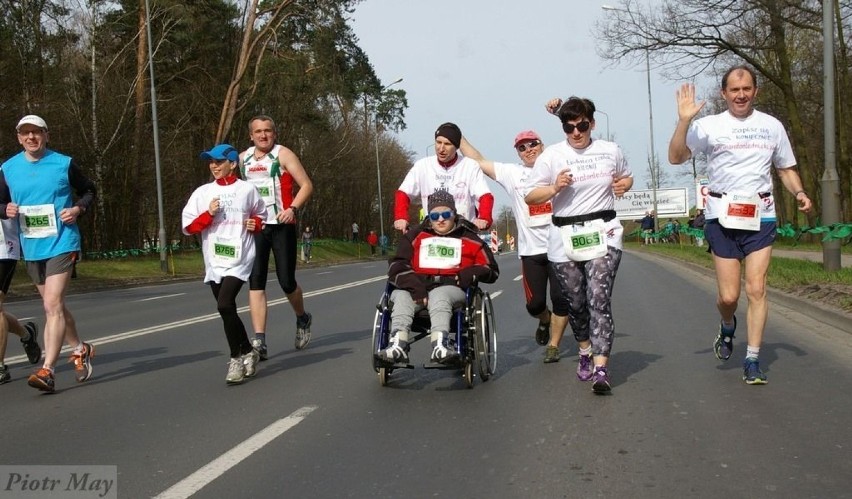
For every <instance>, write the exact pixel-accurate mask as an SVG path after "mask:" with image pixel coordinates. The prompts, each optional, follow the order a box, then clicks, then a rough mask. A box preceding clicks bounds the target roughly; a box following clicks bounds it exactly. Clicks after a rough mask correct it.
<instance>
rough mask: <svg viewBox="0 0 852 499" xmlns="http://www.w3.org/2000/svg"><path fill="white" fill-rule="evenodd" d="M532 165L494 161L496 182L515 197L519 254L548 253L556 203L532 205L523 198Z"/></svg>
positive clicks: (514, 208) (514, 207)
mask: <svg viewBox="0 0 852 499" xmlns="http://www.w3.org/2000/svg"><path fill="white" fill-rule="evenodd" d="M531 173H532V168H530V167H526V166H523V165H519V164H515V163H494V176H495V177H496V180H497V183H498V184H500V185H501V186H503V189H505V190H506V192H507V193H508V194H509V196H511V198H512V211H513V212H514V214H515V220H516V221H517V224H518V256H519V257H521V256H530V255H541V254H543V253H547V233H548V231H549V230H550V229H549V227H550V225H551V215H552V209H553V203H551V202H548V203H547V204H548V206H539V207H530V206H529V205H528V204H527V203H526V201H524V185H525V184H526V181H527V178H528V177H529V176H530V174H531Z"/></svg>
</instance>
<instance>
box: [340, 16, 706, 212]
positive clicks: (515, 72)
mask: <svg viewBox="0 0 852 499" xmlns="http://www.w3.org/2000/svg"><path fill="white" fill-rule="evenodd" d="M607 3H609V4H616V2H614V1H610V2H603V1H597V0H582V1H581V0H574V1H570V2H566V1H564V0H533V1H531V2H516V1H509V0H432V1H429V2H425V1H410V0H409V1H402V0H365V1H364V2H362V3H361V4H359V5H358V7H357V8H356V10H355V12H354V13H353V14H352V26H353V29H354V30H355V33H356V35H357V36H358V38H359V40H360V46H361V47H362V49H363V50H364V51H365V52H366V53H367V55H368V57H369V58H370V61H371V62H372V64H373V67H374V68H375V71H376V74H377V75H378V77H379V78H380V79H381V80H382V82H383V83H384V84H388V83H391V82H392V81H394V80H396V79H397V78H400V77H402V78H403V81H402V82H401V83H398V84H397V85H395V86H394V88H398V87H401V88H403V89H405V91H406V93H407V96H408V104H409V108H408V110H407V111H406V116H405V122H406V124H407V126H408V128H407V129H406V130H405V131H403V132H401V133H400V134H399V139H400V140H401V142H402V143H403V144H406V145H407V146H408V147H409V148H410V149H411V150H413V151H414V152H415V153H416V155H417V157H418V158H419V157H422V156H425V155H427V154H434V150H433V148H432V147H430V146H431V145H432V143H433V141H434V135H433V134H434V131H435V129H436V128H437V126H438V125H440V124H441V123H443V122H445V121H452V122H455V123H456V124H458V125H459V126H460V127H461V129H462V132H463V133H464V135H465V136H466V137H467V138H468V140H470V141H471V143H473V145H474V146H476V147H477V148H478V149H479V150H480V151H481V152H482V153H483V154H484V155H485V156H486V157H488V158H490V159H494V160H497V161H505V162H517V161H518V158H517V155H516V154H515V152H514V149H512V140H513V139H514V137H515V135H516V134H517V133H518V132H519V131H521V130H526V129H534V130H536V131H537V132H538V133H539V134H540V135H541V136H542V138H543V139H544V141H545V143H546V144H553V143H555V142H558V141H561V140H564V138H565V135H564V133H563V132H562V129H561V126H560V124H559V121H558V120H557V119H556V118H555V117H553V116H551V115H548V114H547V113H546V112H545V111H544V103H545V102H546V101H547V100H548V99H549V98H551V97H560V98H562V99H565V98H567V97H569V96H571V95H577V96H580V97H587V98H590V99H591V100H592V101H594V103H595V106H596V107H597V108H598V110H599V111H603V112H605V113H607V114H608V116H609V120H608V121H609V133H610V134H611V136H612V137H613V138H614V140H615V141H616V142H617V143H618V144H619V145H620V146H621V148H622V149H623V150H624V152H625V155H626V156H627V159H628V162H629V164H630V167H631V169H632V170H633V172H634V176H635V177H636V182H635V185H634V190H636V189H646V188H647V187H646V185H648V183H647V178H648V161H647V158H648V154H649V151H650V134H649V131H648V129H649V119H648V118H649V117H648V89H647V79H646V78H647V76H646V73H645V64H644V62H642V64H640V66H638V67H630V66H629V65H628V64H625V65H624V66H619V67H615V68H611V67H606V66H605V64H604V61H602V60H601V59H600V58H599V57H598V56H597V53H596V52H595V44H596V41H595V40H594V38H593V37H592V34H591V31H592V28H593V26H594V23H595V21H597V20H598V19H602V18H603V17H604V16H606V15H609V14H612V13H609V12H607V11H604V10H602V9H601V5H604V4H607ZM677 85H678V83H676V82H669V81H665V80H663V79H662V78H660V77H658V76H657V73H656V72H655V71H654V69H653V68H652V70H651V96H652V100H653V117H654V141H655V146H656V147H655V149H656V154H657V156H658V158H659V160H660V165H661V168H662V169H665V170H669V171H671V170H675V169H679V170H680V169H688V170H689V171H690V173H691V167H690V166H687V165H684V166H680V167H673V166H670V165H669V163H668V160H667V155H668V141H669V138H670V137H671V134H672V132H673V131H674V125H675V121H676V119H677V109H676V105H675V90H676V88H677ZM596 118H597V128H596V132H595V133H594V135H593V136H595V137H601V138H605V137H606V133H607V117H606V116H605V115H603V114H601V113H598V115H597V117H596ZM672 173H674V172H673V171H672ZM670 181H671V182H670V186H671V187H689V186H690V185H691V175H689V176H675V175H670ZM499 190H500V189H499V188H497V189H494V191H495V195H496V196H497V200H498V203H499V204H503V205H507V204H508V197H506V196H505V195H504V194H503V193H502V192H499V193H498V191H499Z"/></svg>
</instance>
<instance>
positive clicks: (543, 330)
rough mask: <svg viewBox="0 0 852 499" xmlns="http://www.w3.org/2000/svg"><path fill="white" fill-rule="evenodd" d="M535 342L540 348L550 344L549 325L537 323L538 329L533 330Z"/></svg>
mask: <svg viewBox="0 0 852 499" xmlns="http://www.w3.org/2000/svg"><path fill="white" fill-rule="evenodd" d="M535 342H536V343H538V344H539V345H542V346H544V345H547V344H548V343H550V323H547V324H545V323H544V322H541V321H538V327H537V328H535Z"/></svg>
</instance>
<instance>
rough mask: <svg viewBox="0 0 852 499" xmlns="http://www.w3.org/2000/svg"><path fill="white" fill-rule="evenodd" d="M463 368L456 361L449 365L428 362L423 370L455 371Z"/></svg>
mask: <svg viewBox="0 0 852 499" xmlns="http://www.w3.org/2000/svg"><path fill="white" fill-rule="evenodd" d="M460 367H461V362H459V361H457V360H455V361H453V362H450V363H449V364H441V363H440V362H426V363H425V364H423V369H445V370H446V369H454V370H458V369H459V368H460Z"/></svg>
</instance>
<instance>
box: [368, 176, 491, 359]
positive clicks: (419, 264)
mask: <svg viewBox="0 0 852 499" xmlns="http://www.w3.org/2000/svg"><path fill="white" fill-rule="evenodd" d="M427 201H428V202H427V204H428V206H427V207H428V210H429V212H428V214H427V216H426V218H425V219H424V220H423V223H422V224H421V225H420V226H419V227H417V228H415V229H412V230H409V231H408V232H407V233H406V234H405V235H404V236H403V237H402V238H400V241H399V245H398V246H397V252H396V255H395V256H394V257H393V258H392V259H391V261H390V268H389V269H388V280H389V281H390V283H391V284H392V285H393V286H394V287H395V288H396V289H395V290H394V291H393V292H392V293H391V301H392V302H393V309H392V310H391V332H392V334H391V338H390V342H389V343H388V347H387V348H386V349H384V350H381V351H379V353H378V356H379V358H380V359H382V360H385V361H388V362H393V363H402V364H407V363H408V350H409V334H410V332H411V324H412V323H413V322H414V314H415V313H417V312H418V311H420V310H423V309H424V308H425V309H427V310H428V312H429V320H430V324H431V328H430V339H431V341H432V357H431V360H432V362H438V363H442V364H449V363H452V362H454V361H456V360H457V358H456V357H457V354H456V351H455V349H454V348H452V345H451V344H449V343H448V339H449V334H450V320H451V318H452V314H453V309H454V308H457V307H459V306H462V305H464V303H465V292H464V289H465V288H468V287H470V286H472V285H474V284H476V283H478V282H484V283H492V282H494V281H496V280H497V277H498V276H499V273H500V271H499V268H498V267H497V261H496V260H495V259H494V255H493V254H492V253H491V250H490V249H489V248H488V246H487V245H486V244H485V243H484V242H483V241H482V239H480V238H479V235H478V232H477V228H476V226H475V225H473V223H472V222H470V221H468V220H466V219H465V218H464V217H462V216H460V215H458V214H457V213H456V203H455V200H454V199H453V196H452V194H450V193H449V192H447V191H446V190H437V191H435V192H434V193H433V194H432V195H430V196H429V197H428V200H427Z"/></svg>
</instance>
